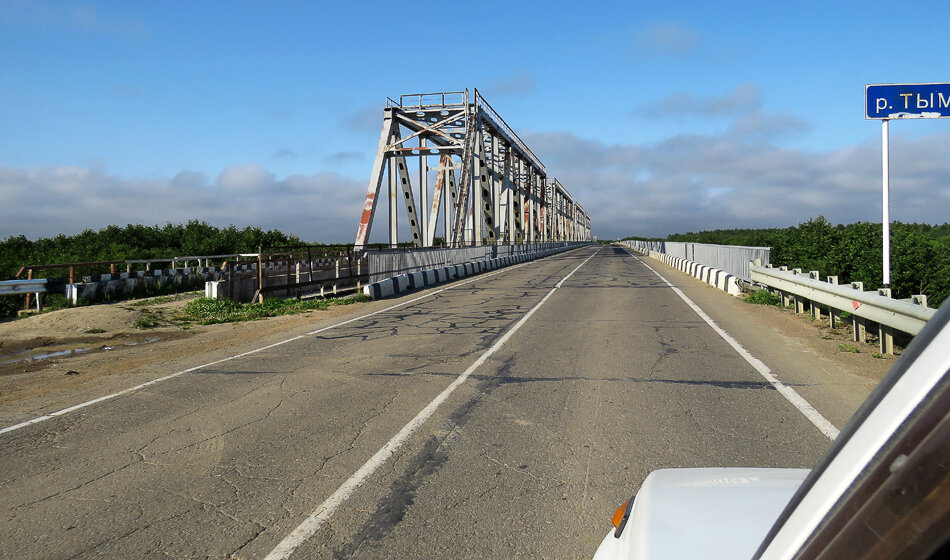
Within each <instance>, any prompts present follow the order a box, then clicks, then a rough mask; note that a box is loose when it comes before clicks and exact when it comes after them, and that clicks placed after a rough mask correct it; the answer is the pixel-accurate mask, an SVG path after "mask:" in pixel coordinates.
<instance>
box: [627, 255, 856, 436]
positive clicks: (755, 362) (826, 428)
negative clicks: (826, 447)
mask: <svg viewBox="0 0 950 560" xmlns="http://www.w3.org/2000/svg"><path fill="white" fill-rule="evenodd" d="M628 253H629V251H628ZM630 255H631V256H632V257H633V258H635V259H637V261H639V262H640V264H642V265H643V266H645V267H647V268H649V269H650V271H651V272H653V274H656V275H657V276H658V277H659V278H660V280H662V281H663V282H664V283H666V285H667V286H669V287H670V288H671V289H672V290H673V292H675V293H676V295H678V296H679V297H680V299H682V300H683V301H685V302H686V305H688V306H690V307H691V308H692V309H693V311H695V312H696V314H697V315H699V316H700V317H701V318H702V320H703V321H706V324H708V325H709V326H710V327H712V329H713V330H714V331H716V332H717V333H718V334H719V336H721V337H722V339H723V340H725V341H726V342H727V343H728V344H729V346H732V348H733V349H734V350H735V351H736V352H738V353H739V355H740V356H742V357H743V358H744V359H745V361H747V362H749V365H751V366H752V367H753V368H755V371H757V372H759V375H761V376H762V377H764V378H765V380H766V381H768V382H769V383H771V384H772V386H773V387H775V390H777V391H778V392H779V393H781V394H782V396H783V397H785V400H787V401H788V402H790V403H791V404H792V406H794V407H795V408H797V409H798V411H799V412H801V413H802V414H804V415H805V418H807V419H808V420H809V421H810V422H811V423H812V424H814V425H815V427H816V428H818V430H819V431H820V432H821V433H823V434H824V435H826V436H827V437H828V438H829V439H831V440H834V439H835V438H836V437H838V433H839V431H838V428H836V427H835V426H834V424H832V423H831V422H829V421H828V419H827V418H825V417H824V416H822V415H821V413H820V412H818V410H816V409H815V407H813V406H812V405H811V403H809V402H808V401H806V400H805V398H804V397H802V396H801V395H799V394H798V392H796V391H795V389H792V388H791V387H789V386H788V385H786V384H784V383H782V382H781V381H779V379H778V378H777V377H775V376H774V375H772V370H771V369H770V368H769V366H767V365H765V363H763V362H762V360H760V359H758V358H756V357H755V356H753V355H752V354H751V353H749V351H748V350H746V349H745V348H743V347H742V345H741V344H739V342H738V341H737V340H736V339H735V338H733V337H732V335H730V334H729V333H727V332H726V331H724V330H723V329H722V328H721V327H720V326H719V325H717V324H716V322H715V321H713V320H712V318H710V317H709V315H706V312H705V311H703V310H702V309H700V307H699V306H698V305H696V304H695V303H693V300H691V299H689V298H688V297H687V296H686V294H684V293H683V292H682V290H680V289H679V288H677V287H676V286H674V285H673V284H670V282H669V281H668V280H667V279H666V278H664V277H663V275H662V274H660V273H659V272H657V271H656V270H654V269H653V267H651V266H650V265H648V264H647V263H645V262H643V259H641V258H640V257H638V256H636V255H634V254H633V253H630Z"/></svg>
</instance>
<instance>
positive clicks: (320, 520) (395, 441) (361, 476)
mask: <svg viewBox="0 0 950 560" xmlns="http://www.w3.org/2000/svg"><path fill="white" fill-rule="evenodd" d="M599 252H600V248H598V249H597V250H596V251H594V252H593V253H592V254H591V256H589V257H587V259H586V260H584V262H582V263H581V264H579V265H577V268H575V269H574V270H572V271H571V272H570V273H569V274H568V275H567V276H565V277H564V278H562V279H561V281H560V282H558V283H557V284H555V286H554V287H553V288H551V291H549V292H548V293H547V294H546V295H545V296H544V297H543V298H541V301H539V302H538V303H537V304H535V306H534V307H532V308H531V309H530V310H529V311H528V312H527V313H525V314H524V316H523V317H521V319H519V320H518V322H517V323H515V324H514V326H512V327H511V328H510V329H509V330H508V332H506V333H505V334H504V335H502V337H501V338H499V339H498V340H497V341H496V342H495V343H494V344H492V345H491V347H490V348H489V349H488V350H486V351H485V352H484V353H483V354H482V355H481V356H479V357H478V359H477V360H475V362H474V363H472V365H470V366H468V368H467V369H466V370H465V371H464V372H462V373H461V374H460V375H459V376H458V377H457V378H456V379H455V380H454V381H453V382H452V383H451V384H449V386H448V387H446V388H445V389H443V390H442V392H441V393H439V394H438V396H436V397H435V398H434V399H432V401H431V402H430V403H429V404H428V405H426V407H425V408H423V409H422V410H420V411H419V413H418V414H416V415H415V417H413V419H412V420H410V421H409V423H408V424H406V425H405V426H403V428H402V429H401V430H399V432H398V433H397V434H396V435H394V436H393V437H392V439H390V440H389V441H388V442H386V444H385V445H384V446H383V447H382V448H380V450H379V451H377V452H376V453H375V454H374V455H373V456H372V457H370V458H369V460H367V461H366V462H365V463H363V466H361V467H360V468H359V469H358V470H357V471H356V472H355V473H353V474H352V475H351V476H350V478H348V479H346V482H344V483H343V484H342V485H341V486H340V487H339V488H337V490H336V492H334V493H333V494H331V495H330V497H329V498H327V499H326V500H324V501H323V503H321V504H320V505H319V506H317V508H316V509H315V510H313V512H312V513H311V514H310V515H309V516H308V517H307V518H306V519H305V520H304V521H303V522H302V523H300V525H298V526H297V528H295V529H294V530H293V531H291V533H290V534H289V535H287V536H286V537H285V538H284V540H282V541H280V543H279V544H278V545H277V546H276V547H274V549H273V550H271V551H270V553H269V554H268V555H267V556H265V557H264V560H285V559H286V558H288V557H290V555H291V554H293V552H294V550H296V549H297V547H299V546H300V545H301V544H303V543H304V542H305V541H306V540H307V539H309V538H310V537H312V536H313V535H314V533H316V532H317V530H318V529H319V528H320V527H321V526H322V525H323V524H324V523H326V522H327V521H328V520H329V519H330V517H331V516H332V515H333V512H334V511H336V509H337V508H338V507H340V505H342V504H343V502H345V501H346V500H347V499H349V497H350V496H351V495H352V494H353V492H355V491H356V489H357V488H359V487H360V485H362V484H363V483H364V482H366V480H367V479H368V478H369V477H370V476H372V475H373V473H374V472H376V469H378V468H379V467H380V466H382V465H383V464H384V463H385V462H386V461H387V460H388V459H389V458H390V457H392V456H393V455H394V454H395V453H396V451H398V450H399V448H400V447H402V446H403V444H404V443H405V442H406V440H408V439H409V437H410V436H412V434H413V432H415V431H416V430H417V429H418V428H419V427H420V426H422V425H423V424H424V423H425V422H426V420H428V419H429V417H431V416H432V415H433V414H434V413H435V410H436V409H437V408H438V407H439V405H441V404H442V403H443V402H444V401H445V400H446V399H448V398H449V395H451V394H452V393H453V392H454V391H455V389H456V388H458V386H459V385H461V384H462V383H465V380H467V379H468V378H469V376H470V375H471V374H472V373H473V372H474V371H475V370H476V369H478V367H479V366H481V365H482V364H484V363H485V361H486V360H488V358H490V357H491V356H492V354H494V353H495V352H497V351H498V349H499V348H501V347H502V346H503V345H504V344H505V342H507V341H508V339H510V338H511V337H512V336H513V335H514V334H515V333H516V332H517V331H518V329H520V328H521V326H522V325H524V324H525V323H526V322H527V321H528V319H530V318H531V316H532V315H534V313H535V312H536V311H537V310H538V309H540V308H541V306H542V305H544V302H546V301H547V300H548V298H550V297H551V295H553V294H554V292H555V291H557V289H558V288H560V287H561V286H562V285H563V284H564V282H565V281H566V280H567V279H568V278H570V277H571V276H573V275H574V273H575V272H577V271H578V270H579V269H580V268H581V267H582V266H584V265H585V264H587V262H588V261H590V260H591V259H592V258H594V255H596V254H597V253H599Z"/></svg>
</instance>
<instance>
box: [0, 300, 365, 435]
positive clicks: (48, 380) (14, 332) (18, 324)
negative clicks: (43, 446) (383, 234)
mask: <svg viewBox="0 0 950 560" xmlns="http://www.w3.org/2000/svg"><path fill="white" fill-rule="evenodd" d="M200 295H201V294H200V293H198V292H195V293H190V294H178V295H175V296H162V297H156V298H148V299H142V300H132V301H124V302H118V303H111V304H100V305H90V306H84V307H74V308H70V309H62V310H58V311H52V312H49V313H43V314H40V315H33V316H29V317H23V318H20V319H17V320H15V321H7V322H3V323H0V407H3V408H4V409H5V410H4V413H3V414H0V417H4V418H6V417H8V416H9V415H10V414H11V413H13V414H14V416H17V414H16V413H15V412H14V411H12V410H9V409H7V407H9V406H11V405H16V404H18V403H19V404H23V401H26V400H30V399H37V398H40V399H41V400H43V401H50V400H51V398H52V400H56V399H55V395H57V394H63V395H65V394H67V393H70V392H73V391H76V390H81V389H82V388H83V387H84V386H86V385H91V384H93V382H96V383H100V382H103V380H105V378H115V380H114V381H113V382H118V383H121V382H122V381H123V377H127V376H128V374H129V373H130V372H132V371H136V370H141V369H146V368H149V367H158V366H161V365H162V364H168V363H171V362H175V361H178V360H180V359H181V358H183V357H187V356H197V355H201V354H209V353H214V352H215V351H221V350H227V349H229V348H237V347H242V346H244V345H247V344H251V343H253V342H255V341H261V340H264V339H268V338H271V337H275V336H280V335H281V333H285V332H288V331H293V330H294V329H298V328H301V327H306V326H309V325H313V323H314V322H315V321H317V320H321V319H328V318H333V317H337V316H341V315H344V314H349V313H354V312H355V311H357V310H358V308H361V307H364V306H367V305H371V304H368V303H355V304H350V305H346V306H331V307H330V308H329V309H326V310H315V311H308V312H306V313H300V314H296V315H284V316H280V317H271V318H267V319H262V320H258V321H248V322H243V323H227V324H216V325H199V324H195V323H191V322H190V321H188V320H187V318H186V317H185V315H184V312H183V309H184V307H185V305H186V304H187V303H188V302H189V301H191V300H193V299H196V298H198V297H199V296H200ZM144 324H155V325H156V326H153V327H148V328H142V325H144ZM110 381H111V380H110ZM112 384H113V383H107V386H108V385H112ZM14 408H20V407H14ZM27 408H29V409H32V408H34V407H33V406H29V407H27Z"/></svg>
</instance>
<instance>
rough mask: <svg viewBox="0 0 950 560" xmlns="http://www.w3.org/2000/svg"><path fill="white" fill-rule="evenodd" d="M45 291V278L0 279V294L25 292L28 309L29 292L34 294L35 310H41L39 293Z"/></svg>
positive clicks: (20, 293)
mask: <svg viewBox="0 0 950 560" xmlns="http://www.w3.org/2000/svg"><path fill="white" fill-rule="evenodd" d="M44 293H46V278H32V279H29V280H3V281H0V295H4V296H8V295H22V294H26V297H27V304H26V306H27V309H29V306H30V303H29V297H30V294H36V310H37V311H42V310H43V300H42V298H40V294H44Z"/></svg>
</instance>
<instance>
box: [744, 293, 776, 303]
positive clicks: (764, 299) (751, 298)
mask: <svg viewBox="0 0 950 560" xmlns="http://www.w3.org/2000/svg"><path fill="white" fill-rule="evenodd" d="M745 301H746V303H754V304H756V305H775V306H779V305H781V304H782V298H781V297H780V296H779V295H778V294H773V293H772V292H770V291H768V290H756V291H754V292H752V293H751V294H749V295H747V296H746V298H745Z"/></svg>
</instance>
